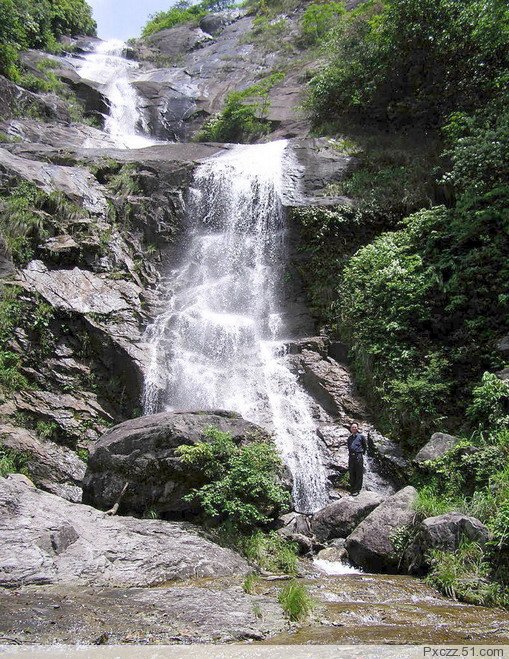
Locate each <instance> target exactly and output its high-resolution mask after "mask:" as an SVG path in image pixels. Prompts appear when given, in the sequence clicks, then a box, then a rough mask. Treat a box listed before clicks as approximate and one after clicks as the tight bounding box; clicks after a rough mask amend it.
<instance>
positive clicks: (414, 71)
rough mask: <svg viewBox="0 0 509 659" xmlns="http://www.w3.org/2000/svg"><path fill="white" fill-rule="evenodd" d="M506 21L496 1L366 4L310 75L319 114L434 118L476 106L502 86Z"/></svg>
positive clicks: (350, 16)
mask: <svg viewBox="0 0 509 659" xmlns="http://www.w3.org/2000/svg"><path fill="white" fill-rule="evenodd" d="M508 24H509V9H508V8H507V6H506V5H505V4H504V3H502V2H500V1H499V0H488V1H487V2H485V1H484V0H465V1H464V2H456V0H423V1H421V0H391V1H390V2H389V1H388V0H383V1H379V0H369V1H368V2H365V3H362V4H361V5H359V6H358V7H357V8H356V9H354V10H353V11H351V12H346V13H345V14H344V15H343V17H342V18H341V20H340V21H338V23H337V26H336V28H335V29H334V30H332V32H331V37H330V39H329V43H328V44H327V48H326V51H327V54H328V62H329V64H328V65H327V66H326V67H324V68H323V69H322V70H321V71H320V72H319V73H318V74H317V75H316V76H315V78H314V79H313V80H312V87H311V88H312V92H311V106H312V108H313V111H314V113H315V116H316V118H317V119H318V120H327V119H329V118H330V117H331V116H334V115H336V114H341V113H344V112H345V111H346V112H355V113H358V114H362V115H363V116H365V117H366V118H368V117H369V118H370V119H373V118H378V119H381V120H386V119H392V120H397V121H400V122H412V123H415V122H416V121H423V122H432V123H434V122H436V121H437V120H440V119H441V118H444V117H446V116H447V115H448V114H449V113H450V112H452V111H455V110H457V109H458V108H461V109H462V110H467V111H468V110H472V109H475V108H478V107H480V106H482V105H483V104H484V103H485V102H487V101H488V100H489V99H491V98H492V97H493V96H494V95H496V94H497V93H498V92H499V90H500V88H501V87H502V86H503V84H504V75H505V71H506V68H507V64H508V56H507V53H508V52H509V47H508V46H509V29H508ZM451 62H456V65H455V66H451Z"/></svg>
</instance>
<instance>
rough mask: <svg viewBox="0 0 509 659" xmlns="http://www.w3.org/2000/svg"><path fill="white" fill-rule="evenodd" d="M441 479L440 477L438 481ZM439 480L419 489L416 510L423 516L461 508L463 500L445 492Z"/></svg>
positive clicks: (431, 515)
mask: <svg viewBox="0 0 509 659" xmlns="http://www.w3.org/2000/svg"><path fill="white" fill-rule="evenodd" d="M439 482H440V479H438V483H439ZM438 483H437V481H436V480H435V481H433V483H432V484H427V485H424V486H423V487H421V488H419V489H418V491H417V499H416V500H415V503H414V510H415V512H416V513H417V514H418V515H420V516H421V517H423V518H426V517H436V516H437V515H444V514H445V513H449V512H451V511H453V510H459V509H461V507H462V505H463V503H464V502H463V500H462V499H459V498H454V496H451V494H448V493H446V492H444V487H440V486H439V484H438Z"/></svg>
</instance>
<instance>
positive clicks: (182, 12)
mask: <svg viewBox="0 0 509 659" xmlns="http://www.w3.org/2000/svg"><path fill="white" fill-rule="evenodd" d="M232 4H233V3H232V2H231V1H230V0H202V2H198V3H196V4H193V3H191V2H188V0H180V1H179V2H177V3H176V4H175V5H173V7H171V9H168V10H167V11H159V12H157V13H156V14H154V15H153V16H151V17H150V20H149V21H148V23H147V24H146V25H145V27H144V28H143V30H142V36H143V37H149V36H150V35H151V34H154V33H155V32H160V31H161V30H167V29H168V28H170V27H175V26H176V25H182V24H183V23H198V21H199V20H200V19H201V18H203V16H206V15H207V14H208V13H209V12H213V11H221V10H223V9H226V8H228V7H230V6H231V5H232Z"/></svg>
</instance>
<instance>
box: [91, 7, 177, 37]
mask: <svg viewBox="0 0 509 659" xmlns="http://www.w3.org/2000/svg"><path fill="white" fill-rule="evenodd" d="M87 2H88V4H89V5H90V6H91V7H92V9H93V12H94V18H95V20H96V21H97V36H99V37H101V39H122V40H123V41H125V40H126V39H129V38H130V37H139V36H140V32H141V28H142V27H143V26H144V25H145V23H146V22H147V19H148V17H149V15H150V14H154V13H155V12H158V11H166V10H167V9H169V8H170V7H171V6H172V5H173V4H174V0H141V1H140V0H87Z"/></svg>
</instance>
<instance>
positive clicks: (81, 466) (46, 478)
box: [0, 423, 86, 503]
mask: <svg viewBox="0 0 509 659" xmlns="http://www.w3.org/2000/svg"><path fill="white" fill-rule="evenodd" d="M0 443H1V445H2V446H5V447H6V448H8V449H10V450H12V451H16V453H21V454H23V455H24V456H25V458H26V469H27V470H28V473H29V474H30V477H31V479H32V481H33V482H34V483H35V485H37V487H39V488H41V489H42V490H46V491H47V492H51V493H52V494H56V495H58V496H60V497H62V498H64V499H67V500H68V501H72V502H73V503H79V502H80V501H81V495H82V491H81V482H82V480H83V476H84V475H85V469H86V465H85V463H84V462H83V460H80V458H79V457H78V456H77V455H76V453H74V451H71V450H69V449H68V448H66V447H65V446H58V445H57V444H55V443H54V442H51V441H49V440H43V439H40V438H39V437H38V436H37V434H36V433H35V432H34V431H31V430H27V429H25V428H17V427H15V426H11V425H9V424H6V423H1V424H0Z"/></svg>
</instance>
